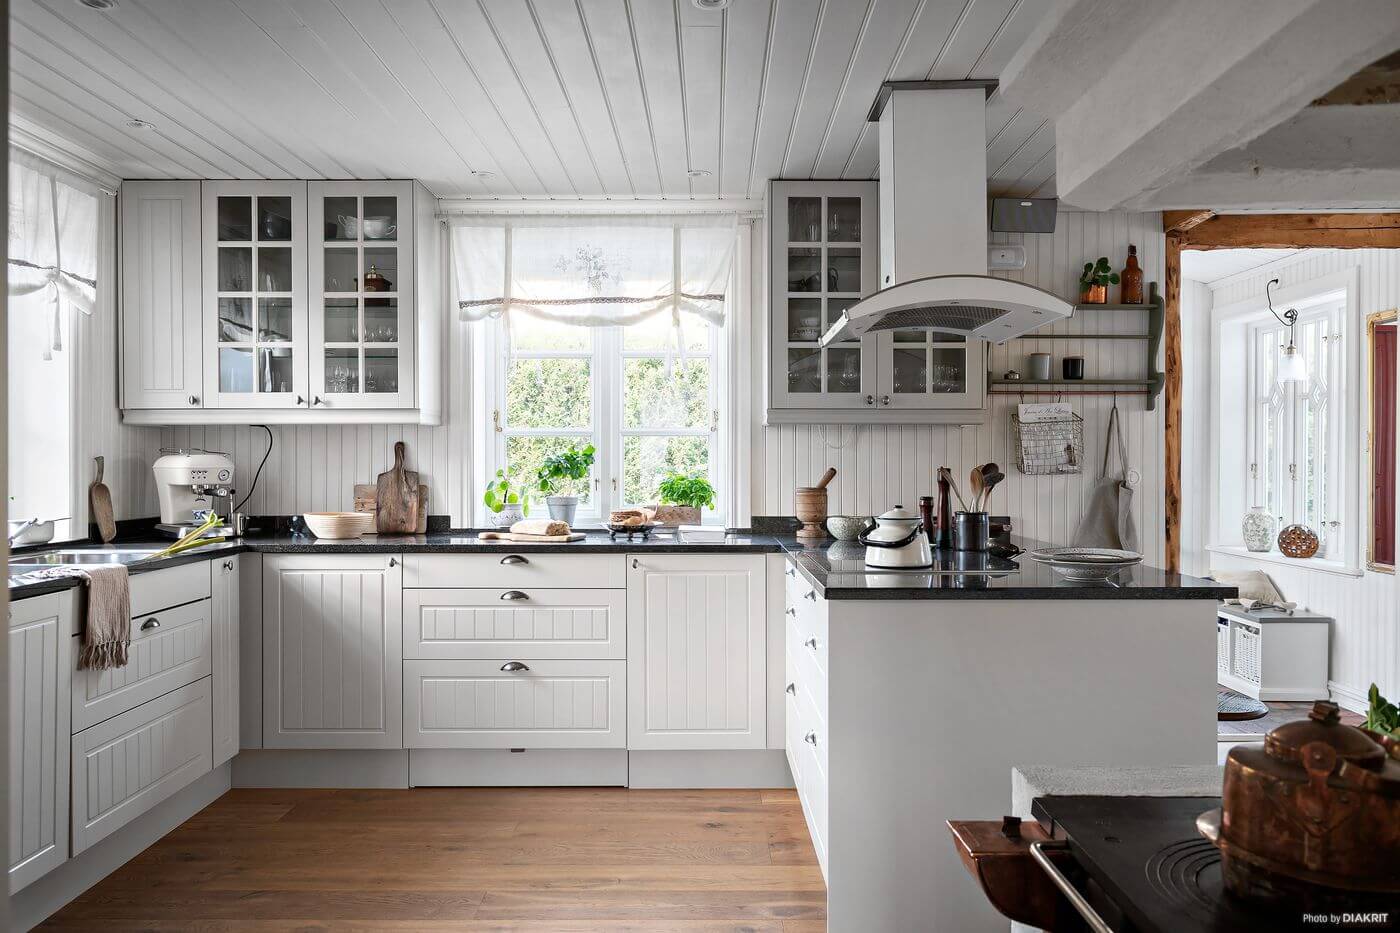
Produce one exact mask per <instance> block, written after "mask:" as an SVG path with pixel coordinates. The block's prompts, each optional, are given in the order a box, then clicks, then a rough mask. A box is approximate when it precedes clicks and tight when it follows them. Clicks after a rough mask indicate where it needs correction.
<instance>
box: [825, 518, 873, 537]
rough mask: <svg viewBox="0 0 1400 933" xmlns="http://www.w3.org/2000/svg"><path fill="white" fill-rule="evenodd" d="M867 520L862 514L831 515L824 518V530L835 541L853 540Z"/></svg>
mask: <svg viewBox="0 0 1400 933" xmlns="http://www.w3.org/2000/svg"><path fill="white" fill-rule="evenodd" d="M869 521H870V520H869V519H867V518H866V517H865V516H864V515H832V516H829V517H828V518H827V520H826V530H827V531H829V532H831V536H832V537H833V538H835V539H836V540H837V541H854V540H855V539H856V538H858V537H859V536H860V533H861V530H862V529H863V528H865V526H866V525H867V524H868V523H869Z"/></svg>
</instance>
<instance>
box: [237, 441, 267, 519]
mask: <svg viewBox="0 0 1400 933" xmlns="http://www.w3.org/2000/svg"><path fill="white" fill-rule="evenodd" d="M253 427H255V428H262V429H263V430H264V431H266V432H267V450H266V452H264V453H263V456H262V460H261V461H259V462H258V470H257V472H256V473H254V474H253V484H252V485H251V486H249V487H248V494H247V495H246V496H244V497H243V499H242V501H240V502H239V503H238V504H237V505H235V506H234V507H233V510H234V511H235V512H237V511H240V510H241V509H242V508H243V503H245V502H247V501H248V500H249V499H251V498H253V490H255V489H257V488H258V477H260V476H262V471H263V466H264V464H266V463H267V458H268V457H270V456H272V429H271V428H269V427H268V426H267V425H265V424H255V425H253Z"/></svg>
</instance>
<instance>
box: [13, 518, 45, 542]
mask: <svg viewBox="0 0 1400 933" xmlns="http://www.w3.org/2000/svg"><path fill="white" fill-rule="evenodd" d="M9 537H10V547H12V548H16V547H25V546H27V545H31V544H48V543H49V542H50V541H52V540H53V520H52V519H50V520H49V521H45V522H41V521H39V519H37V518H28V519H25V520H24V521H19V522H16V521H12V522H10V536H9Z"/></svg>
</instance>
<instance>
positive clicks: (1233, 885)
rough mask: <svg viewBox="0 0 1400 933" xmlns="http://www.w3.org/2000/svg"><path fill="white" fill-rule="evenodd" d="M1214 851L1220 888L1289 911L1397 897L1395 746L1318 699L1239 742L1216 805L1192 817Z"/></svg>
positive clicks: (1399, 802) (1373, 903) (1398, 757)
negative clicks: (1259, 738) (1293, 717)
mask: <svg viewBox="0 0 1400 933" xmlns="http://www.w3.org/2000/svg"><path fill="white" fill-rule="evenodd" d="M1196 825H1197V828H1198V829H1199V830H1200V831H1201V833H1202V834H1203V835H1204V836H1205V837H1206V838H1207V839H1209V840H1210V841H1211V842H1213V843H1215V845H1216V846H1217V847H1218V848H1219V849H1220V856H1221V870H1222V873H1223V876H1224V883H1225V889H1226V890H1227V891H1229V892H1230V893H1231V894H1233V895H1235V896H1237V897H1241V898H1246V899H1248V900H1250V901H1253V902H1256V903H1262V904H1272V905H1274V906H1276V907H1279V908H1286V909H1288V910H1317V911H1320V910H1327V909H1333V910H1352V911H1354V910H1364V909H1367V908H1372V907H1381V906H1385V905H1388V906H1389V907H1390V908H1393V907H1394V905H1395V904H1396V903H1397V902H1398V901H1400V742H1396V741H1395V740H1394V739H1392V738H1391V737H1389V736H1382V735H1380V734H1378V733H1375V732H1370V731H1368V730H1365V729H1358V728H1356V727H1355V726H1347V725H1343V724H1342V722H1341V715H1340V710H1339V709H1338V707H1337V704H1336V703H1332V702H1329V701H1326V700H1319V701H1318V702H1316V703H1315V704H1313V709H1312V712H1311V713H1310V714H1309V715H1308V718H1307V719H1303V720H1299V721H1297V722H1290V723H1286V724H1284V725H1282V726H1279V727H1278V728H1277V729H1275V730H1274V731H1272V732H1270V733H1269V734H1268V735H1267V736H1266V737H1265V739H1264V744H1263V745H1262V746H1261V745H1237V746H1235V747H1234V748H1233V749H1231V751H1230V755H1229V757H1228V759H1227V760H1226V763H1225V789H1224V793H1223V794H1222V795H1221V807H1220V809H1219V810H1212V811H1210V812H1208V813H1204V814H1202V815H1201V816H1200V818H1199V819H1198V820H1197V821H1196Z"/></svg>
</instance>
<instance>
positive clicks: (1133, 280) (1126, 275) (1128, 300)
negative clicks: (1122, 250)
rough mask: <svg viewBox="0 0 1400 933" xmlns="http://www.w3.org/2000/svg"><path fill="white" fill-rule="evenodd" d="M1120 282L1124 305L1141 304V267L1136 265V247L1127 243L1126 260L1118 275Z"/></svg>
mask: <svg viewBox="0 0 1400 933" xmlns="http://www.w3.org/2000/svg"><path fill="white" fill-rule="evenodd" d="M1119 279H1120V281H1121V283H1122V298H1121V299H1120V300H1121V301H1122V302H1123V304H1125V305H1140V304H1142V267H1141V266H1139V265H1138V260H1137V247H1136V246H1133V245H1132V244H1131V243H1129V244H1128V261H1127V262H1126V263H1124V264H1123V274H1122V275H1121V276H1119Z"/></svg>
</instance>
